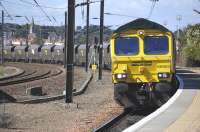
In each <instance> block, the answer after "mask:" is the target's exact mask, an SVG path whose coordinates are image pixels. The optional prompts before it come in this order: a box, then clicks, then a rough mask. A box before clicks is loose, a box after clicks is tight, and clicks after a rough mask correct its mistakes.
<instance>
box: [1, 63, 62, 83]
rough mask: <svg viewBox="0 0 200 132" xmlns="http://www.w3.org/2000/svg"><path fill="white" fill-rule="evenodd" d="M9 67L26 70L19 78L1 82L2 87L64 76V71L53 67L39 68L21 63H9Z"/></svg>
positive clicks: (35, 65)
mask: <svg viewBox="0 0 200 132" xmlns="http://www.w3.org/2000/svg"><path fill="white" fill-rule="evenodd" d="M8 65H9V66H15V67H17V68H21V69H23V70H24V72H23V73H22V74H20V75H19V76H16V77H14V78H9V79H6V80H1V81H0V86H8V85H13V84H19V83H25V82H30V81H35V80H40V79H46V78H50V77H53V76H58V75H59V74H62V73H63V71H62V70H61V69H59V68H55V67H54V68H52V67H51V66H48V67H46V66H45V67H44V66H41V65H40V66H39V65H37V64H31V65H29V64H28V65H27V64H26V65H23V64H20V63H13V64H12V63H8Z"/></svg>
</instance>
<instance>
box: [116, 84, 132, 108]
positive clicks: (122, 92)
mask: <svg viewBox="0 0 200 132" xmlns="http://www.w3.org/2000/svg"><path fill="white" fill-rule="evenodd" d="M127 91H128V84H125V83H118V84H114V99H115V101H116V102H117V103H118V104H119V105H121V106H124V107H125V108H131V107H133V106H134V104H133V103H132V102H131V101H130V100H129V98H128V96H127V94H126V93H127Z"/></svg>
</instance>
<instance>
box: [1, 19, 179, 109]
mask: <svg viewBox="0 0 200 132" xmlns="http://www.w3.org/2000/svg"><path fill="white" fill-rule="evenodd" d="M98 51H99V50H98V46H96V45H91V46H90V49H89V58H90V59H89V60H90V63H95V64H98V61H97V60H98ZM85 55H86V46H85V45H83V44H81V45H75V46H74V64H75V65H82V66H83V65H85ZM4 57H5V60H7V61H24V62H39V63H62V64H63V58H64V46H59V45H56V46H55V45H47V46H43V45H30V46H6V47H5V49H4ZM92 58H93V59H92ZM95 58H96V59H95ZM175 59H176V46H175V43H174V36H173V34H172V32H171V31H169V30H168V29H167V28H165V27H164V26H162V25H160V24H158V23H155V22H152V21H149V20H146V19H143V18H140V19H136V20H134V21H132V22H130V23H127V24H125V25H122V26H121V27H119V28H118V29H117V30H115V31H114V32H113V34H112V36H111V39H110V43H104V44H103V63H102V64H103V66H104V67H105V68H110V69H111V73H112V81H113V83H114V98H115V100H116V101H117V102H118V103H119V104H121V105H123V106H124V107H135V106H149V105H150V106H151V105H153V106H160V105H162V104H163V103H165V102H166V101H167V100H168V99H169V97H170V96H171V95H172V94H173V93H174V91H175V87H174V86H175V85H176V78H175V74H176V71H175Z"/></svg>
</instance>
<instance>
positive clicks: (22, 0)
mask: <svg viewBox="0 0 200 132" xmlns="http://www.w3.org/2000/svg"><path fill="white" fill-rule="evenodd" d="M19 1H21V2H22V3H25V4H28V5H32V6H38V5H37V4H34V3H32V2H29V1H26V0H19ZM40 6H41V7H43V8H50V9H61V10H64V9H66V7H61V8H58V7H51V6H45V5H40Z"/></svg>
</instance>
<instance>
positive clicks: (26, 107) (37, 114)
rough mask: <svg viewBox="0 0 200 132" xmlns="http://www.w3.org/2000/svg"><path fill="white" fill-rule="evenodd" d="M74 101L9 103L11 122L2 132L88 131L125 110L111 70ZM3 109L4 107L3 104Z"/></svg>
mask: <svg viewBox="0 0 200 132" xmlns="http://www.w3.org/2000/svg"><path fill="white" fill-rule="evenodd" d="M75 75H80V74H78V73H77V74H75ZM75 78H76V77H75ZM75 85H76V84H75ZM73 102H74V103H73V104H65V103H64V100H60V101H54V102H49V103H41V104H14V103H9V104H6V105H5V112H6V113H8V114H9V115H10V118H11V122H10V123H9V125H8V126H7V128H0V131H1V132H10V131H11V132H12V131H13V132H15V131H20V132H35V131H36V132H88V131H92V130H93V128H95V127H97V126H99V125H100V124H101V123H102V122H104V121H107V120H109V119H111V118H112V117H113V116H115V115H118V114H119V113H121V112H122V110H123V109H122V108H121V107H120V106H118V104H116V103H115V101H114V100H113V85H112V83H111V75H110V72H108V71H104V72H103V79H102V81H96V76H95V77H94V78H93V81H92V82H91V83H90V84H89V87H88V89H87V90H86V91H85V93H84V94H82V95H80V96H76V97H74V98H73ZM2 109H3V105H0V110H2Z"/></svg>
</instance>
